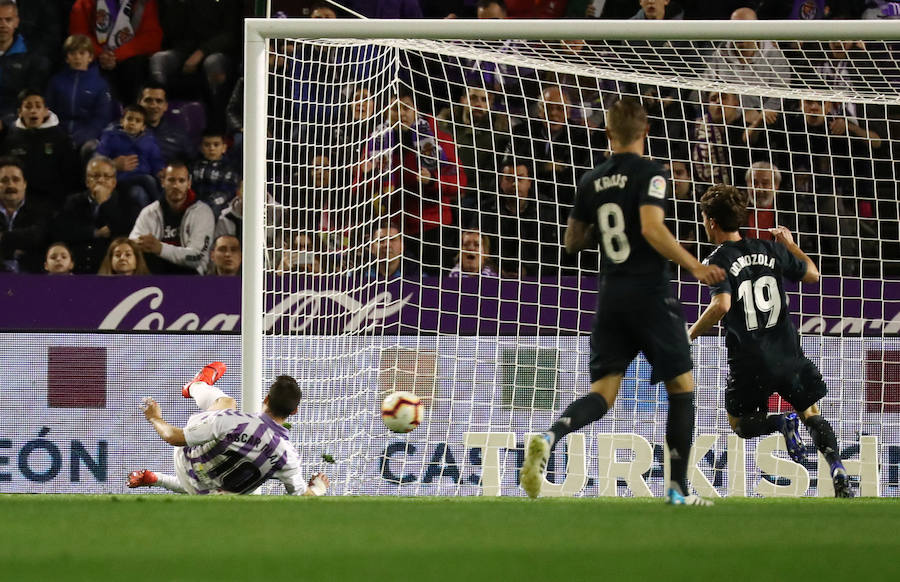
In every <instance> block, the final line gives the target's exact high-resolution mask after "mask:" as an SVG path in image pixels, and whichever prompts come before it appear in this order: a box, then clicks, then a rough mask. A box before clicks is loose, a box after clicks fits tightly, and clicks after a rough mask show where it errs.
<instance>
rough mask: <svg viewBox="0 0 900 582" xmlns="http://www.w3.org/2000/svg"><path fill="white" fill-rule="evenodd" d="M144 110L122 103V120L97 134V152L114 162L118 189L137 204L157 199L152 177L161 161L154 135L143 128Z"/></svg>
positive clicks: (159, 166) (142, 205) (160, 168)
mask: <svg viewBox="0 0 900 582" xmlns="http://www.w3.org/2000/svg"><path fill="white" fill-rule="evenodd" d="M146 118H147V113H146V111H144V108H143V107H141V106H140V105H126V106H125V111H124V112H123V114H122V123H121V124H120V125H119V126H117V127H114V128H111V129H107V130H105V131H104V132H103V133H102V134H100V145H99V146H97V154H98V155H101V156H106V157H107V158H110V159H112V160H113V162H115V164H116V180H117V181H118V183H119V188H120V189H121V190H122V191H123V192H126V193H127V194H128V196H129V197H130V198H131V199H132V200H133V201H134V202H135V203H136V204H137V205H138V207H139V208H143V207H144V206H147V205H148V204H150V203H151V202H153V201H154V200H156V199H158V198H159V187H158V186H157V182H156V176H157V175H158V174H159V173H160V172H161V171H162V169H163V167H164V166H165V163H164V162H163V158H162V154H161V153H160V151H159V146H158V145H157V144H156V138H155V137H154V136H153V134H152V133H150V132H148V131H145V129H146V128H147V124H146V121H145V120H146Z"/></svg>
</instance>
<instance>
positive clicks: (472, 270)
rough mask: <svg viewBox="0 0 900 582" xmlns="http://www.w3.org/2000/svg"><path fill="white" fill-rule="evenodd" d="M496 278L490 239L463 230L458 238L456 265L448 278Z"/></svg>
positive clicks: (477, 232)
mask: <svg viewBox="0 0 900 582" xmlns="http://www.w3.org/2000/svg"><path fill="white" fill-rule="evenodd" d="M479 275H481V276H485V277H497V276H499V275H498V274H497V267H496V266H495V265H494V259H493V257H491V238H490V237H489V236H488V235H486V234H482V233H481V232H479V231H477V230H464V231H463V232H462V236H461V237H460V245H459V254H457V255H456V265H454V267H453V269H451V270H450V277H468V276H479Z"/></svg>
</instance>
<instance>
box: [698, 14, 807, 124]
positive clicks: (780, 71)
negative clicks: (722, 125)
mask: <svg viewBox="0 0 900 582" xmlns="http://www.w3.org/2000/svg"><path fill="white" fill-rule="evenodd" d="M731 20H756V12H754V11H753V9H751V8H746V7H744V8H738V9H737V10H735V11H734V13H732V15H731ZM707 65H708V67H709V69H708V71H707V73H706V74H707V76H708V77H709V78H711V79H715V80H718V81H722V82H724V83H748V82H749V83H755V84H761V85H763V86H768V87H774V88H779V87H780V88H787V87H789V86H790V84H791V80H792V73H791V66H790V64H789V63H788V60H787V58H786V57H785V56H784V53H783V52H782V51H781V49H780V48H779V47H778V45H777V44H776V43H775V42H773V41H762V42H760V41H754V40H744V41H726V42H724V43H723V44H722V45H720V46H719V47H718V48H717V49H716V50H715V51H713V53H712V55H711V56H710V57H709V59H708V61H707ZM741 105H743V106H744V107H745V108H747V109H756V110H763V111H764V115H765V118H766V121H767V122H768V123H772V122H774V121H775V117H776V116H777V114H778V112H779V111H782V110H783V107H782V104H781V99H780V98H778V97H767V98H765V99H762V98H761V97H759V96H754V95H742V96H741Z"/></svg>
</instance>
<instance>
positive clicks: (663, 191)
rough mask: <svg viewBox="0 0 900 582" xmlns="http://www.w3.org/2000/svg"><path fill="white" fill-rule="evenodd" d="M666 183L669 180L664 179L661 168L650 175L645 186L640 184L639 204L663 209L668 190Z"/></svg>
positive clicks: (664, 208)
mask: <svg viewBox="0 0 900 582" xmlns="http://www.w3.org/2000/svg"><path fill="white" fill-rule="evenodd" d="M668 184H669V181H668V180H666V175H665V173H664V172H663V171H662V169H661V168H660V172H659V173H658V174H652V175H650V176H649V180H647V184H646V186H641V188H640V190H639V191H640V205H641V206H647V205H650V206H659V207H660V208H662V209H663V211H665V210H666V205H667V202H666V195H667V192H668Z"/></svg>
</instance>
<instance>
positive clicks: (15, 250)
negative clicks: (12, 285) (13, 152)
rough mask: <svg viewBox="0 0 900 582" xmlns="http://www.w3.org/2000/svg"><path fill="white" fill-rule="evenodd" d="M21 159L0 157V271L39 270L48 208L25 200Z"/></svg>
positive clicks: (48, 215) (42, 259) (34, 271)
mask: <svg viewBox="0 0 900 582" xmlns="http://www.w3.org/2000/svg"><path fill="white" fill-rule="evenodd" d="M27 188H28V182H27V181H26V180H25V171H24V167H23V166H22V163H21V162H20V161H18V160H17V159H15V158H0V272H8V273H20V272H21V273H40V272H41V268H42V267H43V264H44V248H45V244H46V239H47V229H48V224H49V222H50V211H49V210H48V209H47V208H46V206H44V205H42V204H40V203H37V202H32V201H31V200H27V199H26V196H25V191H26V190H27Z"/></svg>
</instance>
